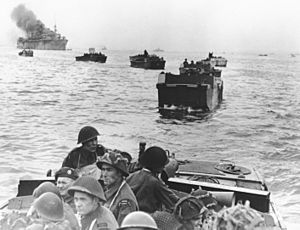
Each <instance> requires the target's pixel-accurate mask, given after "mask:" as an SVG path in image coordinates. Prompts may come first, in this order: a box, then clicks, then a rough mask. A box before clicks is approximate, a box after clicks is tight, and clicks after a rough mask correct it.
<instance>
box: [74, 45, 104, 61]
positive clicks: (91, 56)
mask: <svg viewBox="0 0 300 230" xmlns="http://www.w3.org/2000/svg"><path fill="white" fill-rule="evenodd" d="M106 59H107V56H106V55H105V54H102V53H101V52H99V53H96V52H95V48H89V53H85V54H84V55H83V56H77V57H76V61H93V62H100V63H105V62H106Z"/></svg>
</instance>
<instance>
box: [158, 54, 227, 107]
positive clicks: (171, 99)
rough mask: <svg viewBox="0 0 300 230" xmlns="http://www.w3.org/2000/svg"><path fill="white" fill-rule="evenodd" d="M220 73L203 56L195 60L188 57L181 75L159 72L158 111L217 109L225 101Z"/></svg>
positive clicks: (180, 71) (181, 68)
mask: <svg viewBox="0 0 300 230" xmlns="http://www.w3.org/2000/svg"><path fill="white" fill-rule="evenodd" d="M221 72H222V71H221V70H219V69H215V68H214V65H212V64H211V63H210V62H207V60H206V59H204V60H202V61H198V62H196V63H194V62H193V61H192V62H191V63H188V62H187V60H185V62H184V63H183V64H182V65H181V66H180V68H179V75H178V74H172V73H165V72H162V73H160V74H159V75H158V82H157V84H156V88H157V89H158V107H159V110H160V111H163V110H169V109H180V110H182V109H184V110H187V109H188V110H190V109H192V110H201V111H203V112H207V111H212V110H214V109H215V108H216V107H217V106H218V105H219V104H220V103H221V102H222V100H223V80H222V79H221Z"/></svg>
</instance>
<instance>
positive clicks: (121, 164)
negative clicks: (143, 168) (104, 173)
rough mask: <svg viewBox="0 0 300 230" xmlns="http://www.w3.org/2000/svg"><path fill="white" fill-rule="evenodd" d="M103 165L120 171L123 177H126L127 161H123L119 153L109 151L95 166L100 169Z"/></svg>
mask: <svg viewBox="0 0 300 230" xmlns="http://www.w3.org/2000/svg"><path fill="white" fill-rule="evenodd" d="M103 164H108V165H111V166H112V167H114V168H115V169H117V170H120V171H121V172H122V174H123V175H124V176H126V177H127V176H128V175H129V173H128V171H127V159H125V158H124V157H123V156H122V155H121V154H120V153H116V152H113V151H109V152H107V153H105V154H104V155H103V157H101V159H100V160H99V161H98V162H97V166H98V167H99V168H100V169H101V167H102V165H103Z"/></svg>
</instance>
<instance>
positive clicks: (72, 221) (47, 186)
mask: <svg viewBox="0 0 300 230" xmlns="http://www.w3.org/2000/svg"><path fill="white" fill-rule="evenodd" d="M49 192H50V193H53V194H55V195H56V196H57V197H59V198H60V199H61V201H62V205H63V210H64V217H65V219H66V220H68V223H69V225H70V227H71V229H72V230H79V223H78V221H77V218H76V216H75V214H74V211H73V209H72V207H71V206H70V205H69V204H67V203H66V202H64V201H63V199H62V196H61V194H60V192H59V189H58V188H57V187H56V186H55V185H54V184H53V183H52V182H49V181H47V182H44V183H42V184H40V185H39V186H38V187H37V188H36V189H35V190H34V191H33V194H32V196H33V199H34V200H37V199H38V198H39V197H41V196H42V195H43V194H44V193H49ZM48 196H49V195H48ZM44 199H46V198H44ZM50 200H51V199H50ZM36 211H37V210H36V209H35V207H34V205H33V206H31V208H30V209H29V211H28V213H27V215H28V216H31V217H35V215H36V213H37V212H36Z"/></svg>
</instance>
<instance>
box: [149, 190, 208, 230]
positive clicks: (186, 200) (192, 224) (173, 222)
mask: <svg viewBox="0 0 300 230" xmlns="http://www.w3.org/2000/svg"><path fill="white" fill-rule="evenodd" d="M205 211H206V208H205V206H204V204H203V203H202V201H201V200H199V199H198V198H196V197H194V196H190V195H188V196H186V197H183V198H181V199H180V200H179V201H178V202H177V203H176V205H175V208H174V211H173V212H172V213H169V212H166V211H157V212H155V213H153V215H152V217H153V219H154V220H155V222H156V224H157V226H158V228H159V229H160V230H173V229H178V230H195V229H201V225H202V214H204V212H205Z"/></svg>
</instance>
